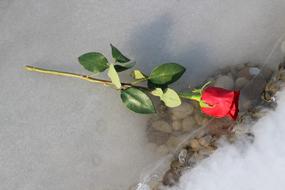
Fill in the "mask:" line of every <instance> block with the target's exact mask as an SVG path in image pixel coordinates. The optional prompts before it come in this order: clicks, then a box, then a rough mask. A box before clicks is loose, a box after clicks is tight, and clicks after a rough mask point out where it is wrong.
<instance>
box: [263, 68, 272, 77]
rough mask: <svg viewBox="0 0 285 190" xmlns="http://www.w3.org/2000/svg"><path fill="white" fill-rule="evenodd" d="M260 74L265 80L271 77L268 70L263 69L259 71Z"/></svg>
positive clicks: (270, 71)
mask: <svg viewBox="0 0 285 190" xmlns="http://www.w3.org/2000/svg"><path fill="white" fill-rule="evenodd" d="M261 74H262V76H263V77H264V78H265V79H266V80H268V79H269V78H270V77H271V76H272V74H273V71H272V70H271V69H269V68H266V67H264V68H262V70H261Z"/></svg>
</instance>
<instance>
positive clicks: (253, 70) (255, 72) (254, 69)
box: [248, 67, 260, 76]
mask: <svg viewBox="0 0 285 190" xmlns="http://www.w3.org/2000/svg"><path fill="white" fill-rule="evenodd" d="M248 72H249V74H250V75H252V76H256V75H258V74H259V73H260V69H259V68H258V67H249V68H248Z"/></svg>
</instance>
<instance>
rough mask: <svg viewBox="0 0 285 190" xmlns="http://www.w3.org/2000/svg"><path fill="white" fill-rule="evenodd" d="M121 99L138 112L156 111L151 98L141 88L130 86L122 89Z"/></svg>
mask: <svg viewBox="0 0 285 190" xmlns="http://www.w3.org/2000/svg"><path fill="white" fill-rule="evenodd" d="M121 99H122V101H123V103H124V104H125V105H126V106H127V108H129V109H130V110H132V111H134V112H136V113H143V114H150V113H155V108H154V105H153V103H152V101H151V99H150V98H149V97H148V96H147V95H146V94H145V93H144V92H143V91H141V90H139V89H137V88H134V87H130V88H127V89H126V90H121Z"/></svg>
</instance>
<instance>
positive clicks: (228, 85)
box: [214, 75, 234, 89]
mask: <svg viewBox="0 0 285 190" xmlns="http://www.w3.org/2000/svg"><path fill="white" fill-rule="evenodd" d="M214 86H215V87H220V88H225V89H233V87H234V80H233V77H232V76H229V75H220V76H219V77H218V78H217V80H216V82H215V84H214Z"/></svg>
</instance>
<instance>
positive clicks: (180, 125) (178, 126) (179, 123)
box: [172, 120, 182, 131]
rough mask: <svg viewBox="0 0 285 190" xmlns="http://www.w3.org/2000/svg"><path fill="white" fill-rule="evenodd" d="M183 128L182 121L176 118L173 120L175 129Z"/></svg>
mask: <svg viewBox="0 0 285 190" xmlns="http://www.w3.org/2000/svg"><path fill="white" fill-rule="evenodd" d="M181 128H182V123H181V121H178V120H176V121H173V122H172V129H173V130H175V131H179V130H181Z"/></svg>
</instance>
